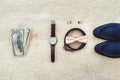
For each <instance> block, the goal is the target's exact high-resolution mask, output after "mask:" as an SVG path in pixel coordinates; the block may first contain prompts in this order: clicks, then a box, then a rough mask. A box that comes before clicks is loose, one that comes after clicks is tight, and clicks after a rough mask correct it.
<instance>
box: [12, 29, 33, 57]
mask: <svg viewBox="0 0 120 80" xmlns="http://www.w3.org/2000/svg"><path fill="white" fill-rule="evenodd" d="M31 38H32V31H31V29H28V28H16V29H12V30H11V41H12V48H13V54H14V56H23V55H25V54H26V53H27V50H28V47H29V44H30V40H31Z"/></svg>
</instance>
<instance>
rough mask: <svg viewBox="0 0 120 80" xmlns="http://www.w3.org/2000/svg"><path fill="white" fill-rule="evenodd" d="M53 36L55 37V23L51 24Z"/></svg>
mask: <svg viewBox="0 0 120 80" xmlns="http://www.w3.org/2000/svg"><path fill="white" fill-rule="evenodd" d="M51 37H55V23H53V24H51Z"/></svg>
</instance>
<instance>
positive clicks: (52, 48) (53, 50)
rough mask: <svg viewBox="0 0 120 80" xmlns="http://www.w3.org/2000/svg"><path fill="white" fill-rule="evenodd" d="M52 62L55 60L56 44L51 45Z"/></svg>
mask: <svg viewBox="0 0 120 80" xmlns="http://www.w3.org/2000/svg"><path fill="white" fill-rule="evenodd" d="M51 62H55V45H51Z"/></svg>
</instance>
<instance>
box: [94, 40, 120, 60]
mask: <svg viewBox="0 0 120 80" xmlns="http://www.w3.org/2000/svg"><path fill="white" fill-rule="evenodd" d="M95 51H96V52H97V53H98V54H100V55H104V56H107V57H111V58H120V41H107V42H103V43H100V44H98V45H96V46H95Z"/></svg>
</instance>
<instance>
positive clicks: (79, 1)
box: [0, 0, 120, 80]
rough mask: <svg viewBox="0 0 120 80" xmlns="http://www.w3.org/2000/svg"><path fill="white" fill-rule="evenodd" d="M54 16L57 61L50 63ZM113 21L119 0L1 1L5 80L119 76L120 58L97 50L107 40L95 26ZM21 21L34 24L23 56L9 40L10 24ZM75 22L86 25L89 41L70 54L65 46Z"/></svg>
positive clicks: (0, 69)
mask: <svg viewBox="0 0 120 80" xmlns="http://www.w3.org/2000/svg"><path fill="white" fill-rule="evenodd" d="M50 20H56V25H57V33H56V34H57V37H58V43H57V45H56V62H55V63H51V62H50V45H49V41H48V40H49V36H50ZM69 20H72V24H71V25H70V24H67V23H66V22H67V21H69ZM78 20H80V21H82V24H77V21H78ZM110 22H120V0H0V80H120V59H111V58H107V57H104V56H101V55H98V54H96V53H95V52H94V46H95V45H96V44H98V43H100V42H103V41H104V40H102V39H98V38H95V37H94V36H93V35H92V31H93V29H94V28H96V27H97V26H100V25H102V24H106V23H110ZM19 26H24V27H28V28H31V29H33V39H32V41H31V45H30V48H29V51H28V54H27V55H26V56H24V57H14V56H13V53H12V47H11V41H10V34H9V33H10V29H11V28H14V27H19ZM73 27H78V28H81V29H83V30H84V31H85V32H86V34H87V36H88V39H89V41H88V43H87V45H86V46H85V47H84V49H82V50H79V51H77V52H74V53H71V52H67V51H64V49H63V38H64V35H65V33H66V32H67V31H68V30H69V29H71V28H73Z"/></svg>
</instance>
